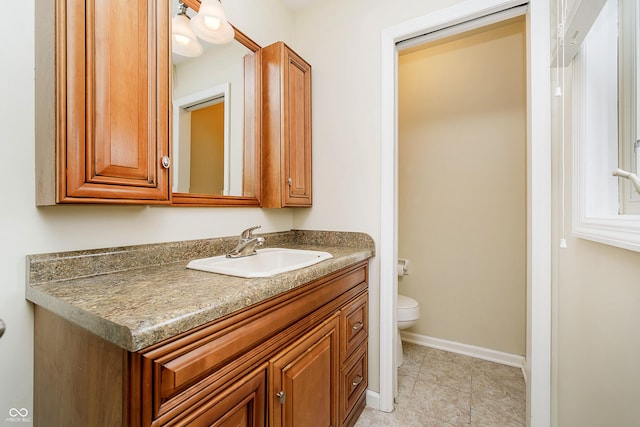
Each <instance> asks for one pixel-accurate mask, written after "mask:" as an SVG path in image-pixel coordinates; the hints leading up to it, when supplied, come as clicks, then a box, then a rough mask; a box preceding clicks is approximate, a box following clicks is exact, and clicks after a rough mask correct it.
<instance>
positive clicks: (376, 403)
mask: <svg viewBox="0 0 640 427" xmlns="http://www.w3.org/2000/svg"><path fill="white" fill-rule="evenodd" d="M366 399H367V406H368V407H370V408H373V409H380V393H378V392H377V391H373V390H369V389H367V397H366Z"/></svg>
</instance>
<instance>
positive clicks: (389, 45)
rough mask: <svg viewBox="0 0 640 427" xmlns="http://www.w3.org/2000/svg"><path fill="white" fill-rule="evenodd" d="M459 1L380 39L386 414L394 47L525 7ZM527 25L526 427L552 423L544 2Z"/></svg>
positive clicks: (532, 9) (392, 371)
mask: <svg viewBox="0 0 640 427" xmlns="http://www.w3.org/2000/svg"><path fill="white" fill-rule="evenodd" d="M527 3H528V2H527V1H526V0H525V1H522V0H519V1H518V0H466V1H463V2H462V3H459V4H456V5H454V6H451V7H449V8H446V9H442V10H438V11H435V12H433V13H430V14H427V15H424V16H421V17H418V18H415V19H412V20H410V21H407V22H404V23H401V24H399V25H396V26H393V27H390V28H387V29H385V30H383V32H382V36H381V85H382V87H381V90H382V93H381V96H382V111H381V144H380V150H381V152H380V159H381V174H380V175H381V176H380V178H381V185H380V187H381V198H380V205H381V211H380V226H381V228H380V245H379V254H380V301H390V302H391V301H392V302H393V304H382V303H381V304H380V395H379V402H378V403H379V404H378V406H379V409H380V410H381V411H385V412H391V411H392V410H393V408H394V395H395V391H396V388H397V369H396V367H395V366H396V361H395V352H394V351H389V349H394V348H395V336H396V333H395V332H396V328H395V325H396V316H395V315H396V313H395V306H396V304H395V303H396V298H397V291H396V290H397V284H398V277H397V269H396V264H397V259H398V237H397V236H398V177H397V157H398V131H397V123H398V117H397V116H398V112H397V59H398V50H397V47H396V43H398V42H400V41H403V40H407V39H409V38H412V37H416V36H419V35H422V34H425V33H429V32H433V31H438V30H441V29H444V28H448V27H451V26H453V25H457V24H460V23H463V22H468V21H471V20H474V19H477V18H481V17H484V16H487V15H490V14H493V13H497V12H501V11H505V10H507V9H511V8H513V7H516V6H520V5H523V4H527ZM526 20H527V30H526V31H527V34H526V38H527V280H526V282H527V322H526V323H527V332H526V342H527V345H526V362H525V367H524V371H525V376H526V380H527V414H526V416H527V425H530V426H548V425H550V424H551V397H550V396H551V113H550V111H551V100H550V87H551V82H550V73H551V64H550V54H549V50H550V15H549V0H536V1H535V2H529V3H528V9H527V13H526Z"/></svg>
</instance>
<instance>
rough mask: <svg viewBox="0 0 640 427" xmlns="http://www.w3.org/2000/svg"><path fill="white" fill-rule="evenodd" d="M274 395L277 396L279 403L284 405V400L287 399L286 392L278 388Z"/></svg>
mask: <svg viewBox="0 0 640 427" xmlns="http://www.w3.org/2000/svg"><path fill="white" fill-rule="evenodd" d="M276 396H277V397H278V400H279V401H280V404H281V405H284V402H285V400H287V394H286V393H285V392H284V391H283V390H280V391H279V392H278V393H277V394H276Z"/></svg>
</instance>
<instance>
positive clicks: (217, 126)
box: [173, 84, 242, 196]
mask: <svg viewBox="0 0 640 427" xmlns="http://www.w3.org/2000/svg"><path fill="white" fill-rule="evenodd" d="M228 99H229V84H224V85H220V86H218V87H215V88H212V89H211V90H206V91H202V92H198V93H196V94H193V95H191V96H187V97H184V98H179V99H174V100H173V105H174V107H173V108H174V109H173V114H174V123H173V126H174V127H173V129H174V136H173V143H174V147H173V192H174V193H199V194H217V195H225V196H228V195H230V194H233V193H232V191H231V189H230V185H231V179H230V176H231V170H232V164H231V162H230V159H231V156H230V147H229V134H230V131H229V128H230V124H229V108H228V107H229V104H230V102H228V101H227V100H228ZM233 169H234V171H235V172H236V175H237V176H235V177H234V180H233V181H234V182H237V183H241V182H242V163H241V162H240V163H239V164H237V165H236V167H235V168H233ZM234 191H242V190H241V189H240V190H234Z"/></svg>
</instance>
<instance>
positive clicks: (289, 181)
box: [287, 177, 293, 187]
mask: <svg viewBox="0 0 640 427" xmlns="http://www.w3.org/2000/svg"><path fill="white" fill-rule="evenodd" d="M287 182H288V183H289V187H291V186H292V185H293V179H291V177H289V179H288V180H287Z"/></svg>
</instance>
